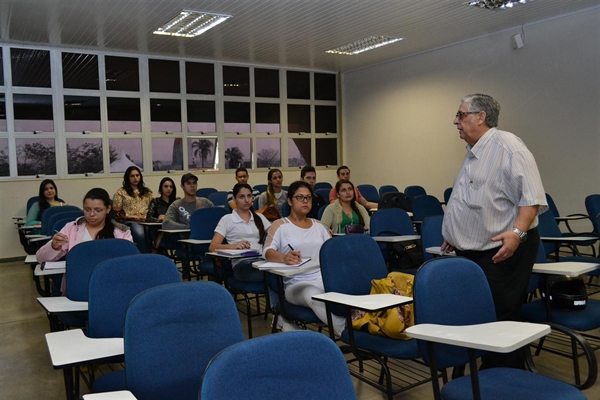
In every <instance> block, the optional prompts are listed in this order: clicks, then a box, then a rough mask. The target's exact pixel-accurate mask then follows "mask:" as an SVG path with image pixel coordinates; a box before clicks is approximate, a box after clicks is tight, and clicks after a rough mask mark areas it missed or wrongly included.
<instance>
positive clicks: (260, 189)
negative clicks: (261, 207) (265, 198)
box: [252, 183, 267, 193]
mask: <svg viewBox="0 0 600 400" xmlns="http://www.w3.org/2000/svg"><path fill="white" fill-rule="evenodd" d="M252 189H254V190H258V193H263V192H266V191H267V185H263V184H262V183H261V184H260V185H254V186H253V187H252Z"/></svg>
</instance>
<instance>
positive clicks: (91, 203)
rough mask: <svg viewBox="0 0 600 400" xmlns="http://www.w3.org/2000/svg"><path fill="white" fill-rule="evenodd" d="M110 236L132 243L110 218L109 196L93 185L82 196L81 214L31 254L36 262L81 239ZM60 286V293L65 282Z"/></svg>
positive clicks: (52, 257)
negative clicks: (92, 187)
mask: <svg viewBox="0 0 600 400" xmlns="http://www.w3.org/2000/svg"><path fill="white" fill-rule="evenodd" d="M113 238H115V239H125V240H129V241H130V242H133V238H132V237H131V232H130V230H129V228H128V227H127V226H125V225H122V224H119V223H117V222H115V221H114V220H113V218H112V212H111V206H110V197H109V195H108V193H107V192H106V190H104V189H102V188H94V189H92V190H90V191H89V192H87V194H86V195H85V197H84V198H83V217H80V218H78V219H77V220H76V221H73V222H69V223H68V224H66V225H65V226H64V228H62V229H61V231H60V232H57V233H56V234H55V235H54V236H53V237H52V240H51V241H49V242H48V243H46V244H45V245H44V246H42V248H40V249H39V250H38V251H37V253H36V254H35V255H36V258H37V261H38V263H42V262H46V261H56V260H59V259H61V258H63V257H64V256H66V255H67V253H68V252H69V250H71V249H72V248H73V247H74V246H77V245H78V244H79V243H81V242H87V241H90V240H99V239H113ZM63 281H64V279H63ZM62 286H63V287H61V291H62V292H63V293H64V292H65V290H64V289H65V288H64V286H65V285H64V284H63V285H62Z"/></svg>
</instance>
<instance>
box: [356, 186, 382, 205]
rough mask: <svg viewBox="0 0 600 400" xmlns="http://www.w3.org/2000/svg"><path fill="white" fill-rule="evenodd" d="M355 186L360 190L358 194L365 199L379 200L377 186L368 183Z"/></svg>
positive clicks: (374, 201) (375, 201)
mask: <svg viewBox="0 0 600 400" xmlns="http://www.w3.org/2000/svg"><path fill="white" fill-rule="evenodd" d="M356 187H357V188H358V190H359V191H360V194H361V195H362V197H364V198H365V200H367V201H371V202H373V203H377V202H379V192H378V191H377V188H376V187H375V186H373V185H369V184H364V185H358V186H356Z"/></svg>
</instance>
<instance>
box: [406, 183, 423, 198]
mask: <svg viewBox="0 0 600 400" xmlns="http://www.w3.org/2000/svg"><path fill="white" fill-rule="evenodd" d="M404 194H405V195H407V196H408V197H410V199H411V200H413V201H414V200H415V197H417V196H424V195H426V194H427V192H426V191H425V188H424V187H423V186H418V185H413V186H407V187H406V189H404Z"/></svg>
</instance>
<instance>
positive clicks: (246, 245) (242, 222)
mask: <svg viewBox="0 0 600 400" xmlns="http://www.w3.org/2000/svg"><path fill="white" fill-rule="evenodd" d="M233 200H234V201H235V205H236V209H235V210H233V211H232V213H231V214H228V215H225V216H224V217H223V218H221V220H220V221H219V223H218V224H217V227H216V228H215V234H214V236H213V238H212V242H211V243H210V247H209V251H216V250H219V249H258V250H262V249H261V247H262V244H263V240H264V237H265V232H266V231H267V230H268V229H269V227H270V226H271V223H270V222H269V221H268V220H267V219H266V218H265V217H264V216H263V215H262V214H257V213H255V212H254V210H253V209H252V203H253V201H254V198H253V196H252V187H251V186H250V185H248V184H247V183H238V184H236V185H235V186H234V187H233ZM223 239H226V240H227V242H228V243H229V244H223ZM258 259H260V258H258ZM254 261H257V258H244V259H240V260H232V262H231V263H232V266H233V276H234V277H235V278H236V279H239V280H240V281H255V282H262V280H263V272H262V271H259V270H257V269H255V268H252V263H253V262H254Z"/></svg>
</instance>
